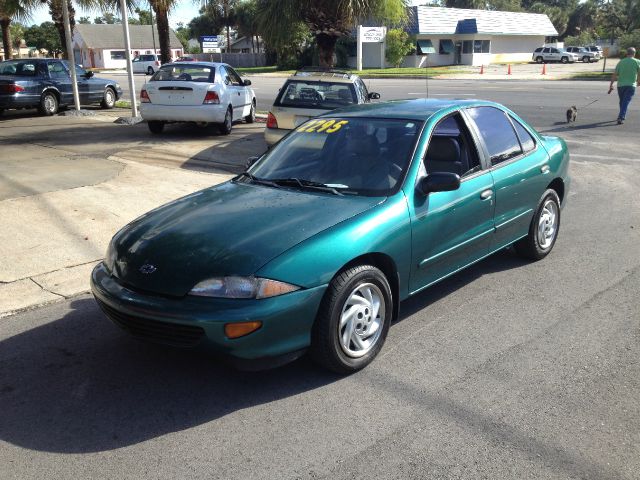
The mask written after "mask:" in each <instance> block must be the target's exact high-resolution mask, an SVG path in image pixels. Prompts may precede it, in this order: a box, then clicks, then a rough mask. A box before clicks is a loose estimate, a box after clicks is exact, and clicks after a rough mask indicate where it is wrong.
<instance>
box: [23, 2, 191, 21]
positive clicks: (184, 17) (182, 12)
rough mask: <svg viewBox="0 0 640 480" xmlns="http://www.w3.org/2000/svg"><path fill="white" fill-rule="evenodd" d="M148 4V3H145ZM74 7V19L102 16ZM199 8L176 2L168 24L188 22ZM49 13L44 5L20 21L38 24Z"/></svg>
mask: <svg viewBox="0 0 640 480" xmlns="http://www.w3.org/2000/svg"><path fill="white" fill-rule="evenodd" d="M147 5H148V4H147ZM74 8H75V9H76V19H78V18H80V17H89V18H90V19H91V22H92V23H93V19H94V18H96V17H100V16H102V12H101V11H99V10H94V11H90V10H83V9H82V8H80V7H79V6H78V5H77V4H75V3H74ZM199 9H200V2H197V1H196V2H192V1H189V0H182V1H180V2H179V3H178V6H177V7H176V8H174V9H173V11H171V12H170V13H169V24H170V25H171V26H172V27H175V26H176V25H177V24H178V23H180V22H182V23H185V24H187V23H189V21H190V20H191V19H192V18H193V17H197V16H198V10H199ZM50 21H51V15H49V8H48V7H47V6H46V5H43V6H41V7H38V9H37V10H36V11H35V12H34V14H33V15H32V18H31V20H30V21H25V22H21V23H24V24H25V25H33V24H34V23H35V24H37V25H40V24H41V23H42V22H50Z"/></svg>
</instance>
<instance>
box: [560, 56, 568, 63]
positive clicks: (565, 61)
mask: <svg viewBox="0 0 640 480" xmlns="http://www.w3.org/2000/svg"><path fill="white" fill-rule="evenodd" d="M560 62H562V63H569V57H562V58H561V59H560Z"/></svg>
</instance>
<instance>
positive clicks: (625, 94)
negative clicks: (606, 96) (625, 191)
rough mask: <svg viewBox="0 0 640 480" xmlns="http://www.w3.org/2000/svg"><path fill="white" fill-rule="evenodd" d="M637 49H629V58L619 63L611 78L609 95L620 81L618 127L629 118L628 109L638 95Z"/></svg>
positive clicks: (639, 63) (638, 67)
mask: <svg viewBox="0 0 640 480" xmlns="http://www.w3.org/2000/svg"><path fill="white" fill-rule="evenodd" d="M635 57H636V49H635V48H633V47H629V48H627V58H623V59H622V60H620V62H618V65H617V66H616V71H615V72H614V73H613V75H612V76H611V83H610V84H609V93H611V92H612V91H613V83H614V82H615V81H616V80H617V81H618V98H619V99H620V113H619V114H618V125H620V124H622V123H624V119H625V117H626V116H627V108H628V107H629V104H630V103H631V99H632V98H633V95H634V94H635V93H636V86H637V85H638V72H640V60H637V59H636V58H635Z"/></svg>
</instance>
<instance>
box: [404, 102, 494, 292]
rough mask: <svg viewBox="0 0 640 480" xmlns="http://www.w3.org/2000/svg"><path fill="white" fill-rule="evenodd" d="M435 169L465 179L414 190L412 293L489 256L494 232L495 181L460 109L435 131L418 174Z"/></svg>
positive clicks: (442, 122) (425, 173) (421, 174)
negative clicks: (445, 188)
mask: <svg viewBox="0 0 640 480" xmlns="http://www.w3.org/2000/svg"><path fill="white" fill-rule="evenodd" d="M433 172H449V173H455V174H458V175H459V176H460V178H461V183H460V188H458V189H457V190H454V191H450V192H435V193H430V194H428V195H424V194H422V193H420V192H417V191H416V192H414V193H413V194H412V196H413V200H412V203H413V208H412V218H411V223H412V268H411V270H412V271H411V280H410V290H411V292H412V293H413V292H416V291H418V290H420V289H422V288H425V287H427V286H429V285H430V284H432V283H434V282H436V281H438V280H440V279H441V278H444V277H446V276H447V275H450V274H451V273H453V272H455V271H457V270H459V269H461V268H463V267H465V266H466V265H469V264H470V263H473V262H474V261H476V260H478V259H480V258H482V257H484V256H486V255H487V254H488V252H489V244H490V241H491V237H492V234H493V231H494V227H493V215H494V206H495V204H494V200H493V198H494V193H495V192H494V188H493V179H492V177H491V173H490V172H489V171H487V170H484V169H483V168H482V166H481V162H480V156H479V154H478V148H477V146H476V142H475V141H474V139H473V137H472V136H471V134H470V132H469V130H468V128H467V126H466V123H465V121H464V120H463V118H462V116H461V115H460V114H459V113H456V114H454V115H451V116H449V117H447V118H445V119H443V120H442V121H441V122H440V123H439V124H438V125H437V126H436V127H435V129H434V131H433V133H432V136H431V139H430V141H429V148H428V149H427V153H426V155H425V158H424V159H423V164H422V165H421V173H419V176H426V175H428V174H430V173H433Z"/></svg>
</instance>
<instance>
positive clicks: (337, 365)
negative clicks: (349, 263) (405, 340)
mask: <svg viewBox="0 0 640 480" xmlns="http://www.w3.org/2000/svg"><path fill="white" fill-rule="evenodd" d="M392 316H393V295H392V293H391V288H390V287H389V282H388V281H387V278H386V277H385V276H384V274H383V273H382V272H381V271H380V270H378V269H377V268H376V267H374V266H372V265H359V266H356V267H352V268H349V269H346V270H343V271H342V272H339V273H338V274H337V275H336V276H335V277H334V278H333V280H332V281H331V283H330V284H329V287H328V289H327V292H326V293H325V296H324V298H323V300H322V303H321V304H320V309H319V311H318V316H317V317H316V321H315V322H314V324H313V328H312V330H311V347H310V349H309V354H310V356H311V358H312V359H313V360H314V361H315V362H316V363H318V364H319V365H321V366H323V367H324V368H327V369H329V370H332V371H334V372H336V373H340V374H349V373H353V372H356V371H358V370H360V369H362V368H364V367H366V366H367V365H368V364H369V363H371V362H372V361H373V359H374V358H375V357H376V355H378V353H379V352H380V350H381V349H382V346H383V345H384V342H385V339H386V338H387V333H388V331H389V325H390V324H391V319H392Z"/></svg>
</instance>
